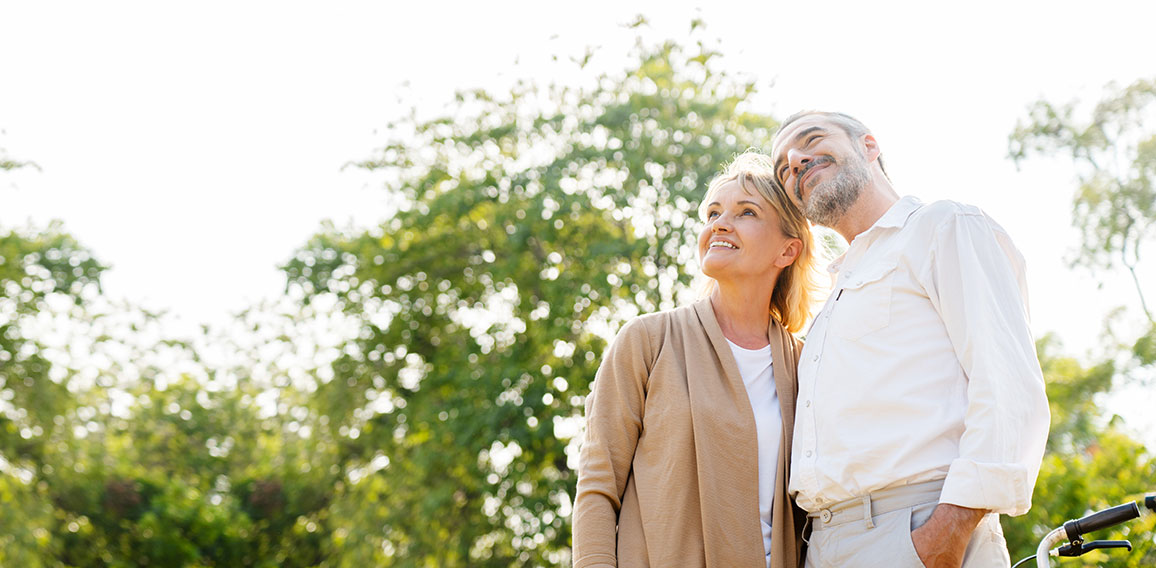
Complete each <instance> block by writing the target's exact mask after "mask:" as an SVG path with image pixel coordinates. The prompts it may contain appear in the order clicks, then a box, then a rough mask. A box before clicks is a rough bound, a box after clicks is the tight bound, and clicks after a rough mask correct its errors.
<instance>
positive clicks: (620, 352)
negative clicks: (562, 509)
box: [573, 319, 653, 568]
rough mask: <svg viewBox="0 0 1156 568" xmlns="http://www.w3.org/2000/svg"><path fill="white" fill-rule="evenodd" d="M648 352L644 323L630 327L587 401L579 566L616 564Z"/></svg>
mask: <svg viewBox="0 0 1156 568" xmlns="http://www.w3.org/2000/svg"><path fill="white" fill-rule="evenodd" d="M650 349H651V348H650V343H649V340H648V336H647V332H646V326H645V324H644V323H643V322H642V321H641V320H637V319H636V320H632V321H630V322H629V323H627V324H626V325H625V326H623V328H622V330H621V331H620V332H619V333H618V336H617V337H616V338H615V339H614V342H613V343H612V344H611V346H610V347H609V348H608V349H607V351H606V354H605V355H604V357H603V360H602V364H601V366H600V367H599V368H598V373H597V375H596V376H595V379H594V385H593V387H592V388H591V391H590V394H589V395H588V396H587V397H586V435H585V438H584V440H583V443H582V448H581V451H580V453H579V458H578V489H577V494H576V496H575V498H574V518H573V557H574V566H575V568H587V567H592V566H615V565H616V564H617V553H616V549H617V535H616V533H617V525H618V513H619V511H620V510H621V508H622V496H623V494H624V492H625V491H626V483H627V480H628V478H629V476H630V468H631V464H632V462H633V460H634V452H635V448H636V447H637V445H638V438H639V436H640V435H641V432H642V419H643V408H644V403H645V392H646V390H645V389H646V381H647V377H648V376H649V369H648V368H647V365H648V364H649V363H648V362H649V361H653V357H652V356H651V354H650Z"/></svg>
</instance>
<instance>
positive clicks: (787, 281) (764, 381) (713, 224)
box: [573, 152, 814, 568]
mask: <svg viewBox="0 0 1156 568" xmlns="http://www.w3.org/2000/svg"><path fill="white" fill-rule="evenodd" d="M772 171H773V170H772V168H771V165H770V163H769V162H768V160H767V158H766V157H765V156H762V155H760V154H755V153H751V152H748V153H746V154H743V155H741V156H739V157H738V158H736V159H735V161H734V162H733V163H732V164H731V165H730V166H729V167H728V168H727V169H726V171H724V172H723V173H722V175H720V176H719V177H718V178H716V179H715V180H714V181H713V182H711V184H710V187H709V188H708V189H707V193H706V196H705V197H704V199H703V205H702V206H701V207H700V208H699V210H700V213H701V215H702V218H703V221H704V223H705V226H704V227H703V229H702V232H701V233H700V235H699V239H698V254H699V261H700V263H701V265H702V271H703V273H704V274H705V275H706V276H707V277H709V278H710V283H709V285H708V291H707V294H706V295H705V297H704V298H703V299H701V300H699V301H698V302H696V303H694V304H692V305H690V306H685V307H682V308H678V309H675V310H672V311H668V312H661V313H657V314H650V315H645V316H641V317H639V318H636V319H634V320H632V321H630V322H629V323H627V324H626V325H625V326H623V328H622V330H621V331H620V332H619V334H618V337H617V338H616V339H615V340H614V342H613V344H612V345H611V346H610V348H609V349H608V350H607V352H606V354H605V356H604V359H603V361H602V365H601V367H600V368H599V370H598V375H597V377H596V378H595V381H594V385H593V387H592V391H591V393H590V395H589V396H588V397H587V399H586V419H587V425H586V438H585V442H584V444H583V446H582V451H581V456H580V459H579V466H578V491H577V495H576V497H575V503H574V518H573V530H574V534H573V537H574V543H573V544H574V566H575V567H576V568H586V567H589V566H626V567H635V566H655V567H668V566H680V567H682V566H710V567H717V568H731V567H736V568H742V567H751V568H757V567H765V566H768V565H769V566H771V567H774V568H779V567H783V568H785V567H794V566H799V565H800V559H801V558H802V556H801V552H802V546H801V540H800V539H799V536H798V534H799V531H800V530H801V529H802V517H801V516H799V513H798V509H796V508H795V507H794V506H793V504H792V503H791V500H790V498H789V497H788V496H787V491H786V490H787V479H788V472H789V470H788V469H787V457H788V456H790V455H791V448H790V443H791V432H792V428H793V424H794V415H795V394H796V384H795V367H796V362H797V357H798V353H799V349H800V347H801V345H800V343H799V342H798V340H796V339H795V338H794V337H793V336H792V335H791V333H792V332H797V331H799V330H800V329H801V328H802V327H803V324H804V323H805V321H806V319H807V317H808V315H809V309H810V305H809V304H810V299H811V293H812V285H811V282H810V280H811V279H810V273H811V271H812V269H813V265H814V255H813V241H812V238H811V231H810V227H809V225H808V224H807V221H806V220H805V219H804V217H803V215H802V214H801V213H800V212H799V210H798V209H797V207H796V205H795V204H794V202H793V201H791V199H790V197H789V196H788V194H787V193H786V192H785V191H783V189H782V188H780V187H778V186H777V185H776V184H775V183H774V182H773V181H772V180H773V174H772Z"/></svg>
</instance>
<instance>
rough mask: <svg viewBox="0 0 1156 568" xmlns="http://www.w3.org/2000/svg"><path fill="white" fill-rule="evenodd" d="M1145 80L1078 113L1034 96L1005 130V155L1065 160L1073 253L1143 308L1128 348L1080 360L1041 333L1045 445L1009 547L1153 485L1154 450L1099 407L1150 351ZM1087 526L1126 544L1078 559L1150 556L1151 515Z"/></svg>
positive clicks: (1010, 525)
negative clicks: (1069, 173)
mask: <svg viewBox="0 0 1156 568" xmlns="http://www.w3.org/2000/svg"><path fill="white" fill-rule="evenodd" d="M1153 103H1156V82H1154V81H1152V80H1140V81H1136V82H1135V83H1133V84H1131V85H1129V86H1127V87H1124V88H1117V87H1116V86H1114V85H1109V87H1108V89H1107V92H1106V94H1105V96H1104V98H1103V99H1102V100H1101V101H1100V102H1099V103H1097V104H1096V105H1095V107H1094V108H1092V109H1091V111H1090V113H1083V112H1081V111H1082V106H1081V105H1080V104H1079V103H1078V102H1075V101H1073V102H1069V103H1066V104H1053V103H1050V102H1047V101H1043V100H1041V101H1038V102H1036V103H1035V104H1033V105H1032V106H1031V107H1030V109H1029V111H1028V117H1027V118H1026V119H1025V120H1023V121H1021V122H1020V123H1019V124H1018V125H1017V126H1016V128H1015V130H1014V132H1012V134H1011V135H1010V137H1009V155H1010V157H1011V158H1012V159H1013V160H1015V161H1016V162H1017V163H1019V162H1021V161H1023V160H1025V159H1027V158H1028V157H1030V156H1035V155H1039V156H1047V157H1052V158H1058V159H1061V160H1063V161H1065V162H1067V161H1069V160H1070V163H1071V165H1072V167H1073V169H1074V171H1075V174H1076V177H1077V180H1078V188H1077V190H1076V192H1075V197H1074V199H1073V219H1072V222H1073V224H1074V225H1075V226H1076V227H1077V228H1078V229H1079V230H1080V233H1081V242H1080V247H1079V250H1078V251H1077V254H1076V257H1075V262H1074V264H1075V265H1077V266H1083V267H1086V268H1089V269H1092V270H1104V269H1110V268H1113V267H1116V266H1123V267H1125V268H1126V269H1127V270H1128V271H1129V273H1130V274H1131V276H1132V279H1133V283H1134V284H1135V287H1136V292H1137V294H1138V296H1139V300H1140V306H1141V309H1142V312H1143V314H1144V316H1145V317H1146V319H1147V322H1146V323H1147V331H1145V332H1142V333H1141V335H1140V337H1139V338H1138V339H1136V340H1135V341H1134V343H1133V344H1132V345H1131V346H1130V348H1124V349H1120V350H1119V352H1117V351H1116V346H1115V343H1116V342H1115V341H1114V340H1111V338H1105V339H1106V340H1107V343H1109V345H1107V346H1106V347H1107V350H1108V354H1107V355H1106V356H1105V358H1104V360H1103V361H1101V362H1099V363H1098V364H1095V365H1093V366H1090V367H1083V366H1081V365H1080V364H1079V363H1078V362H1077V361H1076V360H1075V359H1072V358H1070V357H1064V356H1062V355H1060V354H1058V353H1057V352H1056V351H1057V345H1056V342H1055V341H1054V340H1052V339H1051V338H1045V339H1044V340H1041V342H1040V344H1039V346H1038V351H1039V356H1040V363H1041V366H1042V367H1043V369H1044V375H1045V378H1046V379H1047V381H1048V397H1049V400H1050V402H1051V410H1052V428H1051V434H1050V437H1049V439H1048V454H1047V455H1046V456H1045V458H1044V464H1043V467H1042V469H1041V471H1040V477H1039V481H1038V482H1037V484H1036V490H1035V497H1034V503H1035V505H1034V506H1033V508H1032V510H1031V512H1029V513H1028V514H1027V515H1026V516H1024V517H1020V518H1016V519H1005V522H1004V526H1005V528H1006V529H1007V534H1008V540H1009V543H1012V545H1013V546H1012V548H1013V557H1014V556H1015V555H1016V554H1018V555H1019V556H1027V555H1028V554H1031V553H1032V551H1034V544H1032V543H1033V542H1035V541H1037V540H1038V539H1039V538H1041V537H1042V536H1043V533H1044V532H1045V531H1046V530H1048V528H1050V527H1055V526H1058V525H1059V524H1060V523H1062V522H1064V521H1065V520H1068V519H1073V518H1078V517H1080V516H1083V515H1084V514H1086V513H1088V512H1089V511H1091V510H1097V509H1102V508H1105V507H1109V506H1113V505H1117V504H1119V503H1123V502H1126V501H1129V500H1134V499H1137V498H1139V497H1141V496H1142V495H1143V494H1144V493H1145V492H1152V491H1153V490H1156V487H1154V486H1153V485H1152V480H1153V479H1156V459H1154V457H1153V455H1152V453H1151V452H1150V451H1149V450H1148V449H1147V448H1145V447H1144V445H1143V444H1141V443H1140V442H1138V441H1137V440H1135V439H1134V438H1132V437H1130V435H1129V434H1128V433H1127V431H1126V430H1125V429H1124V427H1123V424H1122V421H1121V420H1120V419H1119V417H1115V416H1112V417H1108V416H1105V414H1104V413H1103V412H1102V411H1100V410H1099V405H1100V404H1102V402H1103V398H1104V396H1105V395H1106V394H1107V393H1109V392H1110V391H1111V388H1112V386H1113V384H1114V383H1120V382H1122V381H1131V380H1143V378H1142V377H1143V373H1144V369H1145V368H1150V367H1151V366H1152V365H1153V364H1154V363H1156V320H1154V319H1153V315H1152V313H1151V311H1150V309H1149V306H1148V304H1147V301H1146V298H1145V294H1144V293H1145V291H1146V289H1145V288H1144V287H1143V286H1142V285H1141V280H1140V277H1139V274H1138V268H1139V267H1140V266H1141V263H1142V261H1143V260H1144V258H1143V256H1142V255H1141V251H1142V249H1143V248H1144V245H1145V244H1150V243H1151V242H1152V241H1153V240H1156V185H1154V184H1156V130H1153V129H1152V128H1151V125H1152V124H1156V121H1154V120H1153V118H1156V104H1153ZM1096 537H1097V538H1124V537H1130V538H1131V540H1132V543H1133V544H1134V545H1136V552H1134V553H1132V554H1131V555H1130V556H1128V557H1126V559H1125V557H1124V556H1123V555H1120V554H1118V553H1117V554H1113V555H1110V556H1108V555H1105V554H1104V553H1094V554H1090V555H1087V556H1085V557H1083V562H1084V563H1085V565H1098V564H1099V563H1101V562H1104V561H1106V560H1107V559H1108V558H1112V560H1111V561H1112V562H1113V565H1127V566H1143V565H1150V564H1152V563H1153V562H1156V543H1154V538H1156V530H1154V523H1153V520H1152V518H1151V517H1147V518H1146V519H1145V520H1142V521H1135V522H1132V523H1128V524H1127V525H1125V526H1123V527H1121V528H1119V529H1116V530H1113V531H1111V533H1110V534H1103V535H1096Z"/></svg>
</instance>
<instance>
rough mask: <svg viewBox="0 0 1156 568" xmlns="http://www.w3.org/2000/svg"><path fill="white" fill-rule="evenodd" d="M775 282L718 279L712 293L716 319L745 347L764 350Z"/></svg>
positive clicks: (730, 336)
mask: <svg viewBox="0 0 1156 568" xmlns="http://www.w3.org/2000/svg"><path fill="white" fill-rule="evenodd" d="M773 292H774V284H773V283H772V285H771V286H766V285H765V284H762V285H760V286H739V285H735V284H724V283H722V282H718V283H717V286H716V287H715V289H714V292H712V293H711V295H710V304H711V308H713V309H714V316H715V319H717V320H718V324H719V327H720V328H721V329H722V332H723V335H725V336H726V338H727V339H729V340H730V341H731V343H734V344H736V345H738V346H739V347H742V348H744V349H761V348H763V347H766V346H767V344H768V343H769V340H770V337H769V336H768V335H767V329H768V328H769V327H770V324H771V314H770V309H769V307H770V305H771V294H772V293H773Z"/></svg>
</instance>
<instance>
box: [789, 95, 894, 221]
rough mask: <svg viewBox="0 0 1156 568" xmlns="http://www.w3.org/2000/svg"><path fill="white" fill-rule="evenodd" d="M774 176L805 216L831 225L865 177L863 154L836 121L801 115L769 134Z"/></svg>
mask: <svg viewBox="0 0 1156 568" xmlns="http://www.w3.org/2000/svg"><path fill="white" fill-rule="evenodd" d="M771 155H772V156H773V157H774V160H775V177H776V179H777V180H778V181H779V183H781V184H783V187H784V188H786V190H787V192H788V193H790V194H792V195H794V196H795V198H796V199H798V200H799V203H800V205H801V208H802V210H803V213H804V214H805V215H806V216H807V218H808V219H810V220H811V221H813V222H815V223H818V224H820V225H824V226H827V227H833V226H835V224H836V223H838V222H839V220H840V219H841V218H842V217H843V215H845V214H846V213H847V210H848V209H850V208H851V206H852V205H854V203H855V201H856V200H857V199H858V198H859V194H860V193H861V192H862V191H863V188H864V187H866V186H867V185H868V184H869V183H870V182H871V174H870V171H869V170H868V168H867V158H866V156H864V154H863V153H862V150H861V149H860V148H859V147H858V145H856V143H855V141H854V140H851V138H850V137H849V136H848V135H847V133H846V131H844V130H843V129H842V128H841V127H840V126H839V125H838V124H836V123H834V122H832V121H831V120H830V119H828V118H827V117H825V116H822V115H811V116H804V117H803V118H800V119H799V120H797V121H795V122H793V123H792V124H791V125H790V126H789V127H787V129H786V130H785V131H783V132H780V133H779V134H778V136H776V137H775V143H774V146H773V147H772V150H771Z"/></svg>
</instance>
